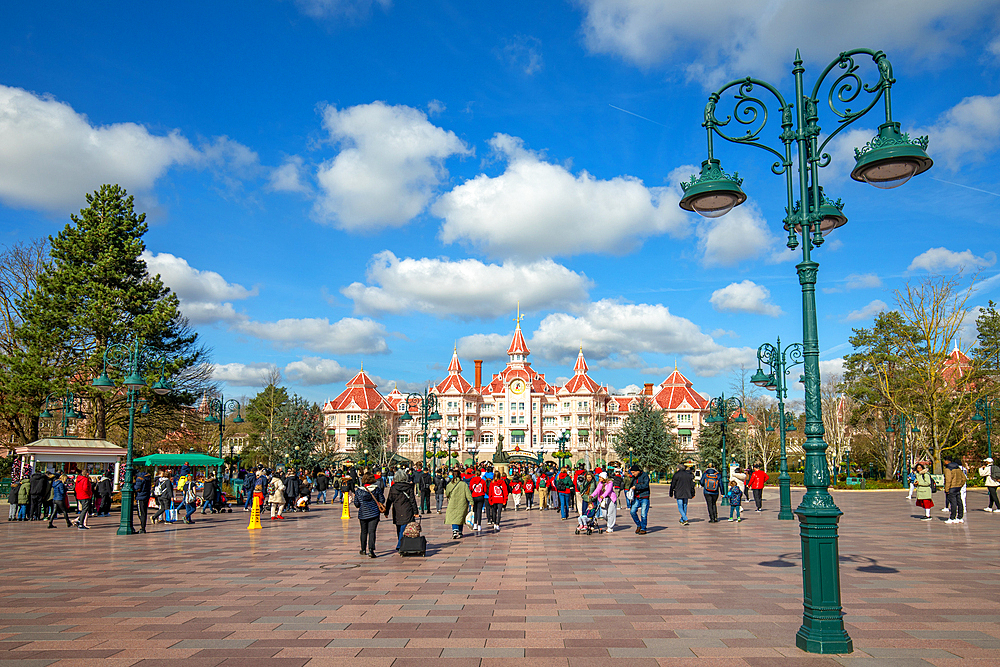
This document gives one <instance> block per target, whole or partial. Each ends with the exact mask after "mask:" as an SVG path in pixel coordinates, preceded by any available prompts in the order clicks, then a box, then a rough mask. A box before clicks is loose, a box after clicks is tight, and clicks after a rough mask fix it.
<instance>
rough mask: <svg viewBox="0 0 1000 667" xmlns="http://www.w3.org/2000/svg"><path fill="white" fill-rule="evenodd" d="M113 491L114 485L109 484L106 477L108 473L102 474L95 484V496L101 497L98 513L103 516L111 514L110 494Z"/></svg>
mask: <svg viewBox="0 0 1000 667" xmlns="http://www.w3.org/2000/svg"><path fill="white" fill-rule="evenodd" d="M113 490H114V485H113V484H112V483H111V478H110V477H108V473H106V472H105V473H103V474H102V475H101V479H100V480H99V481H98V482H97V495H98V496H100V497H101V512H100V513H101V514H103V515H104V516H109V515H110V514H111V493H112V491H113Z"/></svg>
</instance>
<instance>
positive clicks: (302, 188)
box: [267, 155, 311, 194]
mask: <svg viewBox="0 0 1000 667" xmlns="http://www.w3.org/2000/svg"><path fill="white" fill-rule="evenodd" d="M304 178H305V168H304V167H303V161H302V158H301V157H299V156H298V155H292V156H290V157H288V158H286V159H285V161H284V162H283V163H282V164H281V166H280V167H275V168H274V169H273V170H272V171H271V175H270V177H269V180H268V184H267V186H268V189H270V190H274V191H275V192H297V193H302V194H305V193H308V192H310V191H311V188H310V187H309V186H308V185H307V184H306V183H305V181H304Z"/></svg>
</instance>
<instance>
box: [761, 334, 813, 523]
mask: <svg viewBox="0 0 1000 667" xmlns="http://www.w3.org/2000/svg"><path fill="white" fill-rule="evenodd" d="M801 363H803V356H802V345H800V344H799V343H793V344H791V345H788V346H786V347H785V349H781V338H780V337H779V338H778V344H777V346H775V345H771V344H770V343H764V344H763V345H761V346H760V347H759V348H757V372H756V373H754V374H753V377H751V378H750V382H752V383H754V384H755V385H757V386H758V387H763V388H764V389H767V390H768V391H773V392H775V394H776V395H777V398H778V434H779V441H780V443H781V470H780V472H779V473H778V496H779V498H780V508H779V510H778V519H779V520H781V521H791V520H792V519H794V518H795V517H794V516H793V515H792V482H791V478H790V477H789V476H788V452H787V450H786V447H785V433H787V432H788V431H794V430H795V423H794V422H793V421H791V419H790V417H791V415H786V414H785V399H786V398H788V378H787V377H786V376H787V375H788V369H790V368H793V367H795V366H798V365H799V364H801ZM762 364H763V365H764V366H767V367H768V369H769V371H768V372H767V373H765V372H764V371H763V370H762V369H761V365H762ZM767 430H769V431H773V430H774V428H773V427H768V429H767Z"/></svg>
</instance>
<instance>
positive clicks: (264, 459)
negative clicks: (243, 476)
mask: <svg viewBox="0 0 1000 667" xmlns="http://www.w3.org/2000/svg"><path fill="white" fill-rule="evenodd" d="M266 381H267V382H268V384H267V386H266V387H264V389H262V390H261V391H260V392H258V393H257V395H256V396H254V397H253V398H251V399H250V401H249V402H248V403H247V407H246V412H245V413H244V414H245V415H246V420H247V422H248V423H249V425H250V447H249V448H248V451H246V452H244V453H243V457H244V458H245V459H248V460H252V461H254V462H256V463H266V464H267V465H269V466H272V467H273V466H274V465H275V464H277V463H278V462H279V460H281V461H283V460H284V455H283V453H282V451H281V445H280V441H279V440H278V432H279V431H280V429H281V427H282V426H283V420H284V412H285V406H286V405H287V404H288V390H287V389H285V388H284V387H279V386H277V383H278V382H280V381H281V375H280V374H278V373H274V374H272V375H271V376H270V377H268V378H267V380H266Z"/></svg>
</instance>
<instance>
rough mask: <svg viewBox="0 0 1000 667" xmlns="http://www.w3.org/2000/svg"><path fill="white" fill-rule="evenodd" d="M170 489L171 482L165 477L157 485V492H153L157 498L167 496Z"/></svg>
mask: <svg viewBox="0 0 1000 667" xmlns="http://www.w3.org/2000/svg"><path fill="white" fill-rule="evenodd" d="M169 489H170V481H169V480H167V479H166V478H165V477H161V478H160V480H159V481H158V482H157V483H156V490H155V491H153V495H154V496H156V497H157V498H159V497H161V496H165V495H167V491H168V490H169Z"/></svg>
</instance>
